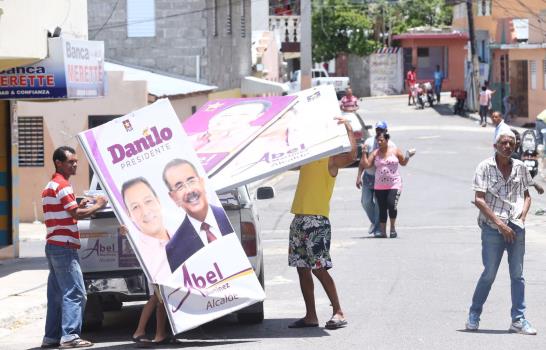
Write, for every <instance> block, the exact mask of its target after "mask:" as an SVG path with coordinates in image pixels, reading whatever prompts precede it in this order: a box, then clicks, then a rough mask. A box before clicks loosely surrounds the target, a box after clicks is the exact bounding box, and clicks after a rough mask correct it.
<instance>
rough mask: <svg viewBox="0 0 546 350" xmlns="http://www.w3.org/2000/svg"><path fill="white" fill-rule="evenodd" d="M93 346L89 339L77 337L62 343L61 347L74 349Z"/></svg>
mask: <svg viewBox="0 0 546 350" xmlns="http://www.w3.org/2000/svg"><path fill="white" fill-rule="evenodd" d="M90 346H93V343H91V342H90V341H89V340H83V339H81V338H76V339H73V340H71V341H67V342H64V343H61V346H60V347H59V349H73V348H87V347H90Z"/></svg>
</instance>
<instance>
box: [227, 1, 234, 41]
mask: <svg viewBox="0 0 546 350" xmlns="http://www.w3.org/2000/svg"><path fill="white" fill-rule="evenodd" d="M232 18H233V12H232V9H231V0H228V3H227V18H226V34H228V35H231V33H232V31H233V30H232V29H233V28H232V24H231V20H232Z"/></svg>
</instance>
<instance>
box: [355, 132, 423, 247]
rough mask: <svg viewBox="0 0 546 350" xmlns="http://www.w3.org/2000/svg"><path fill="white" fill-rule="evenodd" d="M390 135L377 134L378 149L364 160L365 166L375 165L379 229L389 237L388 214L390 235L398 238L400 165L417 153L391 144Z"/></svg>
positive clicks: (385, 133) (375, 191)
mask: <svg viewBox="0 0 546 350" xmlns="http://www.w3.org/2000/svg"><path fill="white" fill-rule="evenodd" d="M389 139H390V135H389V133H388V132H386V131H383V132H380V133H378V134H377V136H376V140H377V144H378V146H379V148H378V149H376V150H375V151H373V152H372V153H370V155H369V156H368V158H367V159H366V160H365V161H363V162H362V163H364V167H365V168H369V167H371V166H372V165H375V184H374V194H375V197H376V199H377V204H378V206H379V229H380V231H381V235H380V236H377V237H387V215H388V216H389V218H390V222H391V230H390V237H391V238H396V237H397V236H398V234H397V233H396V228H395V222H396V216H397V213H398V212H397V209H396V206H397V204H398V198H399V197H400V193H401V191H402V178H401V177H400V173H399V172H398V166H399V165H406V164H408V162H409V158H410V157H411V156H413V155H414V154H415V150H409V151H407V152H406V155H403V154H402V151H401V150H400V149H398V148H397V147H395V146H389Z"/></svg>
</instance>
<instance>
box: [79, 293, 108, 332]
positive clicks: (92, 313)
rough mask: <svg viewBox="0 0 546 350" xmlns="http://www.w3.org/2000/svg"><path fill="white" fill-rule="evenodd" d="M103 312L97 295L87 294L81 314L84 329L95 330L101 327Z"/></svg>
mask: <svg viewBox="0 0 546 350" xmlns="http://www.w3.org/2000/svg"><path fill="white" fill-rule="evenodd" d="M103 320H104V312H103V310H102V303H101V300H100V297H99V296H98V295H94V294H91V295H88V296H87V303H86V304H85V312H84V314H83V328H84V329H85V330H97V329H100V328H101V327H102V321H103Z"/></svg>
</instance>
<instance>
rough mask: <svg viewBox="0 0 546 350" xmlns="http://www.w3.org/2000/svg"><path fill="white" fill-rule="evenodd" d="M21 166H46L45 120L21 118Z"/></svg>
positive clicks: (19, 128)
mask: <svg viewBox="0 0 546 350" xmlns="http://www.w3.org/2000/svg"><path fill="white" fill-rule="evenodd" d="M17 127H18V130H19V166H20V167H43V166H44V118H43V117H19V118H17Z"/></svg>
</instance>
